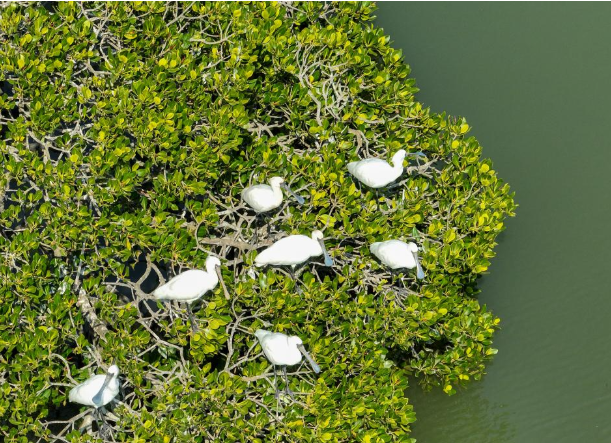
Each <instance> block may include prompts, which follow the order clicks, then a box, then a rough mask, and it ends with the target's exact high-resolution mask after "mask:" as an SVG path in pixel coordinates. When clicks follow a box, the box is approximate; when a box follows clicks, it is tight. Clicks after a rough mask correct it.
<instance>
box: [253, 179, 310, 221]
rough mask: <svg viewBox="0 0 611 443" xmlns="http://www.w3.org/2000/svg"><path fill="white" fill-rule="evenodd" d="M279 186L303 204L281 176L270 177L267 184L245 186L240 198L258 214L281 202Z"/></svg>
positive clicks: (302, 200) (275, 206)
mask: <svg viewBox="0 0 611 443" xmlns="http://www.w3.org/2000/svg"><path fill="white" fill-rule="evenodd" d="M281 188H284V189H285V190H286V191H287V192H288V193H289V194H291V195H292V196H293V197H295V199H296V200H297V203H299V204H300V205H301V204H303V202H304V199H303V197H301V196H300V195H297V194H295V193H294V192H293V191H292V190H291V188H290V187H289V185H287V184H286V182H285V181H284V179H283V178H282V177H272V178H270V179H269V185H254V186H249V187H248V188H245V189H244V190H243V191H242V200H244V201H245V202H246V203H247V204H248V206H250V207H251V208H252V209H254V210H255V212H257V213H258V214H261V213H263V212H268V211H271V210H272V209H276V208H277V207H278V206H280V205H281V204H282V189H281Z"/></svg>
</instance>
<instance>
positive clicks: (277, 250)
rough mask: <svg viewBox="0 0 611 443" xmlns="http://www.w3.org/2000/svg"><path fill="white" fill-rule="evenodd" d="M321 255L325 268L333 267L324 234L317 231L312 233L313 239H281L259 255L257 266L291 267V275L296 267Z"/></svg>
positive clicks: (303, 237)
mask: <svg viewBox="0 0 611 443" xmlns="http://www.w3.org/2000/svg"><path fill="white" fill-rule="evenodd" d="M319 255H324V257H325V266H333V259H332V258H331V257H329V253H328V252H327V249H326V248H325V243H324V241H323V233H322V232H321V231H318V230H316V231H313V232H312V237H308V236H306V235H289V236H288V237H284V238H281V239H280V240H278V241H277V242H276V243H274V244H273V245H271V246H270V247H269V248H267V249H265V250H263V251H261V253H260V254H259V255H257V257H256V258H255V265H256V266H265V265H273V266H283V265H285V266H291V273H293V272H294V271H295V266H297V265H300V264H302V263H304V262H306V261H307V260H309V259H310V257H317V256H319Z"/></svg>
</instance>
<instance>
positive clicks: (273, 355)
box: [255, 329, 320, 397]
mask: <svg viewBox="0 0 611 443" xmlns="http://www.w3.org/2000/svg"><path fill="white" fill-rule="evenodd" d="M255 336H256V337H257V339H258V340H259V343H261V349H263V353H264V354H265V356H266V357H267V359H268V360H269V361H270V363H271V364H272V365H273V367H274V387H275V388H276V397H278V396H279V395H280V391H279V390H278V381H277V375H276V366H281V367H282V370H283V372H284V381H285V388H284V391H285V392H286V394H288V395H290V396H291V397H293V392H292V391H291V390H290V389H289V380H288V376H287V375H286V367H287V366H293V365H296V364H297V363H299V362H301V356H302V355H303V356H304V357H305V358H306V360H307V361H308V363H309V364H310V366H311V367H312V370H313V371H314V372H315V373H316V374H318V373H319V372H320V366H318V364H317V363H316V362H315V361H314V359H313V358H312V357H310V354H308V351H306V350H305V348H304V347H303V341H301V339H300V338H299V337H297V336H295V335H293V336H288V335H286V334H282V333H281V332H271V331H266V330H265V329H257V330H256V331H255Z"/></svg>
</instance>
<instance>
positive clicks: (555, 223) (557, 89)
mask: <svg viewBox="0 0 611 443" xmlns="http://www.w3.org/2000/svg"><path fill="white" fill-rule="evenodd" d="M377 16H378V20H377V24H378V25H379V26H382V27H383V28H384V29H385V31H386V33H387V34H389V35H390V36H391V39H392V40H393V41H394V45H395V47H398V48H402V49H403V53H404V55H405V59H406V61H407V62H408V63H409V64H410V65H411V66H412V69H413V71H412V74H413V76H414V77H415V78H416V80H417V83H418V86H419V87H420V89H421V92H420V93H419V94H418V98H419V99H420V100H421V101H422V102H424V103H425V104H426V105H428V106H430V107H431V108H432V109H433V110H435V111H442V110H445V111H448V112H449V113H451V114H454V115H461V116H465V117H466V118H467V120H468V122H469V123H470V125H471V126H472V127H473V129H472V132H471V134H473V135H475V136H476V137H477V138H478V139H479V141H480V142H481V144H482V145H483V147H484V155H485V156H487V157H490V158H492V160H493V161H494V165H495V169H496V170H497V171H498V172H499V174H500V176H501V177H502V178H503V179H505V180H506V181H508V182H509V183H510V184H511V186H512V188H513V190H515V191H516V200H517V202H518V203H519V205H520V207H519V208H518V211H517V217H516V218H514V219H511V220H509V222H508V228H507V230H506V231H505V232H504V233H503V234H502V235H501V237H500V238H499V246H498V247H497V249H496V250H497V253H498V256H497V257H496V258H495V259H494V260H493V264H492V266H491V267H490V275H488V276H486V277H485V278H484V279H483V280H482V281H481V288H482V290H483V292H482V294H481V296H480V299H481V301H482V302H483V303H485V304H487V305H488V307H489V308H490V309H491V310H493V311H494V312H495V313H496V314H497V315H498V316H500V317H501V319H502V323H501V325H502V327H503V328H502V330H501V331H500V332H499V333H498V334H497V337H496V340H495V347H497V348H498V349H499V354H498V355H497V356H496V358H495V360H494V362H493V363H492V364H491V365H490V366H489V367H488V371H487V372H488V374H487V375H486V376H485V377H484V379H483V380H482V381H481V382H478V383H471V384H470V385H469V387H468V388H467V389H466V390H464V391H461V392H459V393H458V394H457V395H455V396H453V397H447V396H446V395H445V394H443V393H442V392H440V391H433V392H432V393H423V392H422V390H421V389H420V388H419V387H417V386H414V387H413V388H411V393H410V396H411V401H412V402H413V404H414V407H415V409H416V413H417V415H418V422H417V423H415V424H414V437H416V438H417V439H418V442H419V443H466V442H469V443H488V442H490V443H548V442H549V443H561V442H571V443H574V442H577V443H607V442H611V386H610V381H609V378H610V376H611V346H609V335H610V332H611V326H610V325H611V322H610V321H609V317H610V315H611V290H610V288H611V284H610V283H611V281H610V280H611V278H610V275H611V258H610V254H609V251H610V250H611V112H610V108H611V4H608V3H607V4H594V3H587V4H579V3H554V4H550V3H528V4H526V3H503V4H492V3H453V4H449V3H380V4H379V11H378V13H377Z"/></svg>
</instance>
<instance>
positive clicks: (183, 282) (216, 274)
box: [153, 256, 229, 331]
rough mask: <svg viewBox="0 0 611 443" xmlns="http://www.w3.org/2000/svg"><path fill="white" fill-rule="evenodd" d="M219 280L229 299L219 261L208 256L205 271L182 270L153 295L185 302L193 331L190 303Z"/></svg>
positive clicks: (209, 289)
mask: <svg viewBox="0 0 611 443" xmlns="http://www.w3.org/2000/svg"><path fill="white" fill-rule="evenodd" d="M219 281H220V282H221V286H222V287H223V292H224V293H225V298H226V299H227V300H229V293H228V292H227V288H226V287H225V283H224V282H223V276H222V274H221V261H220V260H219V259H218V258H217V257H212V256H210V257H208V258H207V259H206V270H205V271H203V270H201V269H190V270H188V271H185V272H182V273H180V274H178V275H177V276H175V277H174V278H172V279H171V280H170V281H168V282H167V283H166V284H164V285H162V286H160V287H158V288H157V289H155V291H154V292H153V296H154V297H155V298H156V299H157V300H172V301H179V302H183V303H187V312H188V314H189V318H190V320H191V326H192V328H193V330H194V331H197V330H198V328H197V324H196V322H195V316H194V315H193V312H192V311H191V303H193V302H195V301H197V300H199V299H200V297H201V296H202V295H204V294H205V293H206V292H208V291H211V290H213V289H214V288H216V285H217V284H218V283H219Z"/></svg>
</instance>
